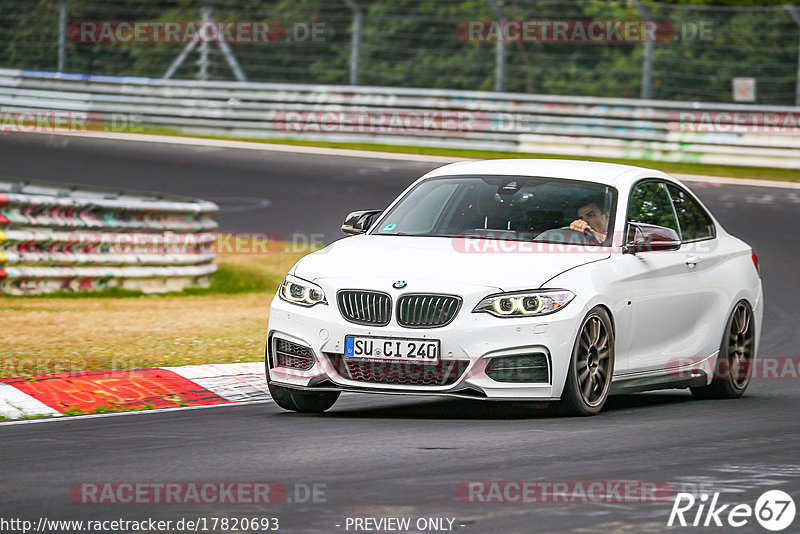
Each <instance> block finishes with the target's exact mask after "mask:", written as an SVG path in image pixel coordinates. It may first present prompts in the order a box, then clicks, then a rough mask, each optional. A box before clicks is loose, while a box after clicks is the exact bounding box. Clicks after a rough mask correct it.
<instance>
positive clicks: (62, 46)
mask: <svg viewBox="0 0 800 534" xmlns="http://www.w3.org/2000/svg"><path fill="white" fill-rule="evenodd" d="M68 15H69V7H68V4H67V0H61V2H60V4H59V6H58V72H64V70H65V69H66V63H67V18H68Z"/></svg>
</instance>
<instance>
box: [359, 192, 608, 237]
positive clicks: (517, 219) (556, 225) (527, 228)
mask: <svg viewBox="0 0 800 534" xmlns="http://www.w3.org/2000/svg"><path fill="white" fill-rule="evenodd" d="M615 208H616V190H615V189H614V188H612V187H608V186H604V185H599V184H594V183H590V182H580V181H574V180H561V179H555V178H540V177H530V176H444V177H438V178H432V179H429V180H425V181H423V182H421V183H419V184H418V185H417V186H416V187H414V188H413V189H412V190H411V191H409V192H408V193H407V194H406V195H405V196H404V197H403V198H402V199H401V200H400V201H399V202H398V203H397V204H395V206H394V207H393V208H392V209H391V210H390V211H389V212H387V213H386V215H385V216H384V217H382V218H381V220H380V224H379V225H377V226H375V227H374V228H373V229H372V231H371V232H370V233H371V234H375V235H413V236H426V237H472V238H486V239H509V240H517V241H542V242H547V243H565V244H582V245H597V246H600V245H606V246H608V245H610V244H611V234H612V231H613V228H612V221H613V220H614V211H615ZM570 226H572V229H570Z"/></svg>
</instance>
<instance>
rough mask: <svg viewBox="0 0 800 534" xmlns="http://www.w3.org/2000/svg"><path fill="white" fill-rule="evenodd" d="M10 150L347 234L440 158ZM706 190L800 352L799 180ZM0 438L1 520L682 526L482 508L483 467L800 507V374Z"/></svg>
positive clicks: (787, 343)
mask: <svg viewBox="0 0 800 534" xmlns="http://www.w3.org/2000/svg"><path fill="white" fill-rule="evenodd" d="M0 161H2V169H1V170H0V174H2V175H3V176H10V177H20V178H28V179H36V180H52V181H65V182H77V183H81V184H84V185H92V186H104V187H114V188H116V187H119V188H123V187H124V188H128V189H141V190H158V191H162V192H167V193H176V194H183V195H192V196H196V197H201V198H207V199H210V200H215V201H217V202H218V203H219V204H220V205H221V206H222V212H221V213H220V214H219V215H218V216H217V217H216V218H217V220H218V221H219V222H220V223H221V227H222V229H223V230H228V231H269V232H278V233H281V234H283V235H287V236H290V235H293V234H295V233H301V234H315V235H319V236H321V237H320V239H322V240H324V241H326V242H327V241H330V240H333V239H337V238H338V237H339V236H338V235H337V229H338V227H339V225H340V223H341V220H342V218H343V216H344V215H345V214H346V213H347V212H348V211H351V210H354V209H358V208H372V207H383V206H385V205H386V204H387V203H388V202H389V201H390V200H391V199H392V198H393V197H394V196H395V195H396V194H397V193H398V192H399V191H400V190H402V189H403V188H404V187H405V186H406V185H407V184H408V183H410V182H411V181H412V180H413V179H415V178H416V177H418V176H419V175H421V174H422V173H423V172H425V171H426V170H428V169H431V168H433V167H435V166H437V164H434V163H419V162H414V161H411V157H409V161H390V160H381V159H363V158H349V157H331V156H324V157H316V156H309V155H305V154H291V153H277V152H270V151H267V150H265V151H263V152H262V151H245V150H233V149H213V148H212V149H209V148H194V147H187V146H173V145H159V144H146V143H126V142H120V141H105V140H94V139H75V138H67V137H58V136H35V135H30V136H13V137H12V136H8V135H5V136H0ZM690 187H691V189H693V190H694V191H695V192H696V193H697V194H698V195H699V196H700V197H701V198H702V199H703V201H704V202H706V203H707V205H708V206H709V207H710V208H711V209H712V211H713V212H714V213H715V215H716V216H717V217H718V219H720V221H721V223H722V224H723V225H724V226H725V227H726V229H728V230H729V231H731V232H732V233H733V234H734V235H737V236H739V237H741V238H743V239H744V240H746V241H747V242H749V243H750V244H752V245H753V246H754V247H755V249H756V251H757V252H758V254H759V258H760V260H761V271H762V276H763V279H764V286H765V291H766V306H767V307H766V316H765V320H764V335H763V338H762V345H761V352H760V357H762V358H781V357H787V356H791V357H794V358H797V357H798V350H797V347H798V346H799V345H800V328H798V326H800V325H799V324H798V323H800V320H798V313H797V312H798V304H797V303H798V301H800V288H798V282H797V280H798V273H800V254H799V253H798V250H799V247H800V191H797V190H784V189H771V188H759V187H746V186H719V185H713V184H690ZM1 350H2V349H0V352H1ZM0 450H2V454H1V455H0V480H2V483H1V484H0V518H27V519H31V520H34V521H38V519H39V518H40V517H46V518H48V519H56V518H61V519H119V518H122V519H129V520H133V519H137V520H138V519H143V518H148V517H155V518H161V519H171V520H178V519H180V518H198V517H219V518H221V517H228V518H233V517H278V518H279V519H280V525H281V531H284V532H345V531H346V530H345V525H346V523H345V521H346V518H347V517H382V516H392V517H410V518H412V520H414V521H415V520H416V519H417V518H420V517H448V518H453V519H455V523H454V527H455V528H456V529H457V530H458V531H459V532H479V533H483V532H576V533H577V532H581V533H587V532H625V533H628V532H630V533H638V532H664V531H667V530H668V529H667V527H666V522H667V519H668V517H669V513H670V510H671V506H672V503H671V502H664V503H656V504H640V503H610V504H596V503H563V502H561V503H547V504H541V503H540V504H480V503H467V502H462V501H460V500H458V499H457V498H456V488H457V487H458V485H459V484H460V483H462V482H466V481H480V480H511V481H515V480H517V481H518V480H537V481H564V480H582V481H604V480H639V481H665V482H668V483H670V484H672V485H673V487H675V488H677V489H685V490H692V489H693V488H695V489H699V490H701V491H704V492H707V493H713V492H721V497H720V503H722V504H727V503H732V504H737V503H748V504H750V505H753V504H755V501H756V499H757V497H758V496H759V495H760V494H761V493H762V492H764V491H766V490H767V489H781V490H783V491H786V492H788V493H789V494H790V495H792V496H793V497H794V499H795V501H796V502H797V503H798V505H800V379H799V378H798V377H797V376H795V377H791V376H789V377H787V378H785V379H777V380H776V379H760V380H755V381H753V382H752V383H751V386H750V389H749V390H748V393H747V395H746V396H745V397H744V398H742V399H738V400H734V401H695V400H693V399H692V397H691V396H690V395H689V393H688V392H685V391H667V392H657V393H645V394H636V395H625V396H618V397H612V398H611V399H610V400H609V402H608V404H607V407H606V409H605V410H604V411H603V413H601V414H600V415H599V416H597V417H594V418H578V419H572V418H555V417H552V416H550V415H549V414H548V413H547V412H542V411H530V410H527V409H523V408H520V407H515V406H506V405H501V404H494V403H481V402H479V401H464V400H449V399H435V398H432V399H424V400H420V399H418V398H414V399H408V398H403V397H384V396H372V395H369V396H366V395H361V396H359V395H357V394H350V395H343V396H342V397H341V398H340V400H339V401H338V403H337V404H336V405H335V406H334V407H333V408H332V409H331V410H330V411H329V412H327V413H325V414H323V415H319V416H314V415H300V414H293V413H287V412H284V411H282V410H280V409H279V408H278V407H277V406H275V405H274V404H272V403H271V402H268V403H262V404H251V405H242V406H235V407H225V408H205V409H196V410H178V411H172V412H161V413H149V414H136V415H121V416H112V417H100V418H89V417H77V418H69V419H65V420H59V421H52V422H43V423H33V424H18V425H2V426H0ZM81 481H277V482H280V483H281V484H283V485H284V486H286V487H287V488H289V498H290V499H289V500H291V501H292V502H284V503H281V504H274V505H267V506H263V505H259V506H254V505H225V506H213V505H196V504H189V505H162V506H149V505H83V504H74V503H73V502H72V501H71V500H70V498H69V495H68V490H69V487H70V485H71V484H73V483H76V482H81ZM296 484H299V485H301V486H300V487H301V488H302V487H303V486H302V485H311V484H323V485H324V492H325V495H324V499H318V501H319V502H315V503H311V502H297V501H302V499H297V497H296V496H295V495H294V491H295V490H294V489H293V488H294V487H295V485H296ZM304 493H305V492H303V491H300V494H304ZM300 496H302V495H300ZM323 500H324V502H322V501H323ZM695 511H696V508H695V509H693V510H692V513H694V512H695ZM687 517H688V516H687ZM723 518H724V515H723ZM337 525H338V526H337ZM412 525H413V523H412ZM799 525H800V519H797V520H796V521H795V522H794V523H793V525H792V526H791V527H790V528H789V529H787V530H786V531H785V532H797V531H798V526H799ZM218 531H221V530H219V529H218ZM349 531H350V532H353V531H354V530H353V529H352V527H351V529H350V530H349ZM412 531H416V530H414V529H412ZM676 531H677V532H694V531H698V532H702V531H707V532H708V531H710V532H731V531H735V532H767V531H766V530H764V529H763V528H762V527H760V526H759V525H758V523H756V521H755V520H754V519H751V520H750V522H749V523H748V524H747V525H746V526H744V527H742V528H738V529H731V528H730V527H724V528H719V527H716V528H715V527H708V528H679V529H676Z"/></svg>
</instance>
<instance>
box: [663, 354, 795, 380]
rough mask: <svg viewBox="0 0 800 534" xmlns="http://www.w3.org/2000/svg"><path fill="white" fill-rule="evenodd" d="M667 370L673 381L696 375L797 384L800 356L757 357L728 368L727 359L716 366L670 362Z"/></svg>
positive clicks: (701, 360)
mask: <svg viewBox="0 0 800 534" xmlns="http://www.w3.org/2000/svg"><path fill="white" fill-rule="evenodd" d="M666 368H667V370H668V371H669V374H670V376H671V377H673V378H675V379H676V380H684V379H690V378H696V377H697V374H696V371H698V370H700V371H702V372H703V373H704V374H705V375H706V376H710V377H712V378H715V379H718V380H723V379H727V378H729V377H733V378H735V379H737V380H741V379H744V378H747V375H748V373H749V374H750V380H800V356H782V357H775V356H763V357H762V356H758V357H757V358H755V359H753V360H752V361H751V362H749V364H748V365H741V364H736V363H734V364H731V363H730V362H729V360H728V359H727V358H720V359H719V360H718V361H717V362H716V363H715V362H713V361H712V360H711V359H708V358H701V357H696V358H674V359H672V360H670V361H669V362H668V363H667V366H666Z"/></svg>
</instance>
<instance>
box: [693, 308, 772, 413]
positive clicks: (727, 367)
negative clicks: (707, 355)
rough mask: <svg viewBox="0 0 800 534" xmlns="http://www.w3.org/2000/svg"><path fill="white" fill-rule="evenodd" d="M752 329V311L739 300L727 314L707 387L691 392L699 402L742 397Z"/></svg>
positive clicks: (747, 381) (749, 371)
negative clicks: (714, 365) (714, 364)
mask: <svg viewBox="0 0 800 534" xmlns="http://www.w3.org/2000/svg"><path fill="white" fill-rule="evenodd" d="M755 357H756V327H755V321H754V318H753V309H752V308H751V307H750V305H749V304H748V303H747V302H746V301H744V300H741V301H739V302H738V303H737V304H736V307H735V308H734V309H733V312H731V316H730V317H729V318H728V322H727V324H726V326H725V333H724V334H723V337H722V342H721V343H720V347H719V357H718V358H717V365H716V367H715V369H714V377H713V379H712V381H711V384H709V385H707V386H703V387H698V388H691V389H692V394H693V395H694V396H695V397H697V398H700V399H735V398H738V397H741V396H742V395H744V392H745V390H746V389H747V386H748V385H749V384H750V378H751V377H752V374H753V361H754V360H755Z"/></svg>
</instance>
